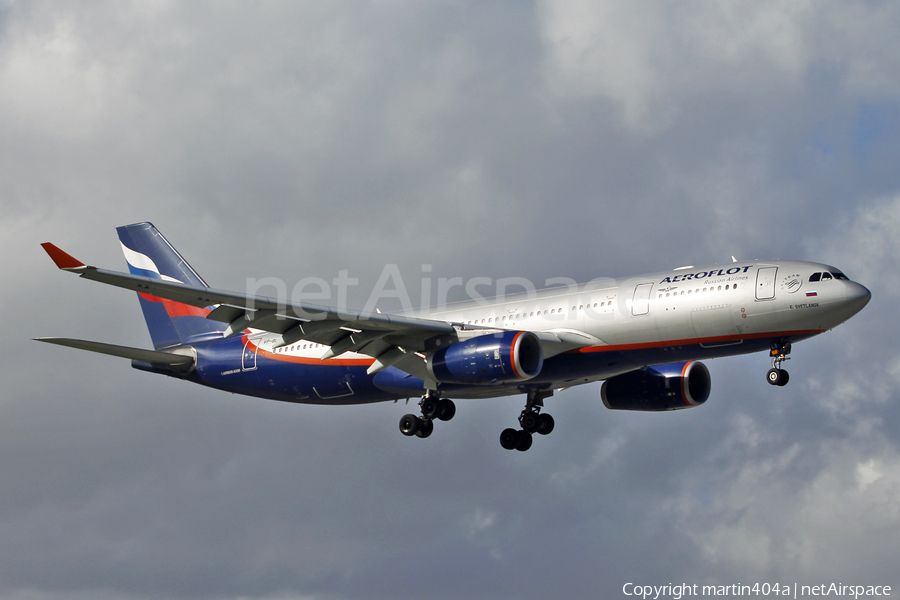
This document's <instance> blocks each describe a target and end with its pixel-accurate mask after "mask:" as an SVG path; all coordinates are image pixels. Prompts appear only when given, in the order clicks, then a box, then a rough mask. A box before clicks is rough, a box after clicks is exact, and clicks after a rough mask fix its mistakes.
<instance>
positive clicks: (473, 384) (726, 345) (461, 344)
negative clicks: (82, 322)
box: [36, 223, 871, 451]
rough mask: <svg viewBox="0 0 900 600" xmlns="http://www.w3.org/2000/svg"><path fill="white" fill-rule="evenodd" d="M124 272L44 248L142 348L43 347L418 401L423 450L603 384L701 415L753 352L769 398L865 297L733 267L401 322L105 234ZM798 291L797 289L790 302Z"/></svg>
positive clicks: (411, 420) (137, 236)
mask: <svg viewBox="0 0 900 600" xmlns="http://www.w3.org/2000/svg"><path fill="white" fill-rule="evenodd" d="M117 232H118V234H119V241H120V242H121V245H122V251H123V252H124V254H125V260H126V262H127V264H128V271H129V272H128V273H124V272H120V271H110V270H106V269H100V268H97V267H93V266H89V265H86V264H85V263H83V262H81V261H80V260H78V259H76V258H74V257H72V256H71V255H69V254H67V253H66V252H64V251H63V250H61V249H59V248H58V247H56V246H54V245H53V244H51V243H49V242H48V243H45V244H43V247H44V250H45V251H46V252H47V254H48V255H49V256H50V258H51V259H52V260H53V261H54V262H55V263H56V265H57V267H59V268H60V269H62V270H64V271H68V272H71V273H76V274H78V275H79V276H81V277H82V278H84V279H90V280H93V281H98V282H100V283H105V284H107V285H112V286H115V287H120V288H124V289H128V290H132V291H134V292H137V293H138V297H139V299H140V304H141V309H142V311H143V313H144V319H145V321H146V323H147V327H148V329H149V331H150V337H151V339H152V341H153V348H154V349H153V350H149V349H143V348H131V347H127V346H119V345H114V344H109V343H105V342H93V341H86V340H76V339H71V338H36V339H37V340H39V341H42V342H48V343H51V344H56V345H61V346H68V347H72V348H77V349H81V350H89V351H92V352H98V353H101V354H107V355H111V356H117V357H122V358H129V359H131V361H132V366H134V367H135V368H138V369H141V370H144V371H149V372H151V373H159V374H164V375H168V376H171V377H177V378H179V379H184V380H186V381H190V382H194V383H198V384H200V385H205V386H209V387H212V388H217V389H220V390H225V391H229V392H233V393H239V394H246V395H249V396H257V397H261V398H269V399H272V400H279V401H284V402H294V403H306V404H364V403H369V402H383V401H389V400H398V399H403V398H406V399H408V398H411V397H421V400H420V401H419V409H420V410H419V413H418V414H406V415H403V416H402V417H401V418H400V431H401V432H402V433H403V434H404V435H407V436H414V437H419V438H426V437H428V436H430V435H431V433H432V432H433V430H434V423H435V422H436V421H449V420H450V419H452V418H453V416H454V415H455V413H456V405H455V403H454V402H453V400H451V398H457V399H460V398H493V397H499V396H509V395H515V394H524V395H525V408H524V410H522V411H521V413H520V414H519V417H518V426H517V427H510V428H507V429H505V430H503V432H502V433H501V434H500V444H501V446H502V447H503V448H505V449H507V450H513V449H516V450H519V451H525V450H528V449H529V448H530V447H531V445H532V442H533V440H534V436H535V435H536V434H537V435H546V434H549V433H550V432H551V431H552V430H553V428H554V420H553V417H551V416H550V415H549V414H548V413H547V412H546V411H544V401H545V400H547V399H548V398H549V397H551V396H553V395H554V393H555V392H557V391H560V390H563V389H566V388H570V387H573V386H576V385H583V384H588V383H593V382H600V381H603V385H602V388H601V393H600V396H601V398H602V401H603V404H604V405H605V406H606V407H607V408H609V409H612V410H638V411H664V410H676V409H682V408H691V407H696V406H700V405H702V404H704V403H705V402H706V401H707V400H708V398H709V396H710V393H711V389H712V386H711V379H710V375H709V371H708V369H707V368H706V367H705V366H704V365H703V363H701V362H698V361H699V360H701V359H712V358H718V357H724V356H733V355H738V354H749V353H755V352H767V353H768V355H769V358H770V359H771V361H772V362H771V368H770V369H769V370H768V371H767V373H766V379H767V381H768V382H769V383H770V384H772V385H773V386H783V385H785V384H786V383H787V382H788V373H787V371H786V370H785V369H784V368H783V363H784V361H786V360H788V359H789V358H790V357H789V356H788V355H789V354H790V352H791V348H792V344H794V343H796V342H799V341H802V340H805V339H807V338H810V337H813V336H816V335H818V334H820V333H823V332H825V331H827V330H829V329H832V328H834V327H835V326H837V325H839V324H840V323H843V322H844V321H846V320H847V319H849V318H850V317H852V316H853V315H855V314H856V313H858V312H859V311H860V310H862V309H863V308H864V307H865V305H866V304H867V303H868V302H869V300H870V298H871V294H870V292H869V290H868V289H866V288H865V287H864V286H862V285H860V284H859V283H855V282H853V281H851V280H850V279H849V278H848V277H847V276H846V275H844V274H843V273H842V272H841V271H839V270H838V269H835V268H834V267H830V266H828V265H824V264H819V263H813V262H801V261H767V262H762V261H748V262H734V263H731V264H729V266H728V267H727V268H720V267H719V266H714V267H704V268H699V269H698V268H695V267H681V268H678V269H676V270H674V271H668V272H661V273H654V274H650V275H639V276H635V277H629V278H623V279H617V280H606V283H605V284H604V286H603V287H602V289H598V288H597V286H594V285H590V284H588V285H582V286H576V287H572V288H568V289H567V291H565V292H561V290H560V288H555V289H550V290H543V291H539V292H537V293H530V294H527V295H525V294H523V295H518V296H505V297H500V298H496V299H494V300H491V301H485V300H484V299H483V298H479V299H478V301H471V302H463V303H457V304H453V305H451V306H450V307H445V308H441V309H439V310H431V309H422V310H420V311H417V312H415V313H410V314H381V313H380V312H375V313H366V312H361V311H350V310H347V309H344V308H341V310H338V309H337V308H335V307H330V306H323V305H317V304H311V303H292V304H290V305H288V304H287V303H286V302H285V300H284V299H278V298H268V297H263V296H254V295H248V294H244V293H238V292H229V291H225V290H217V289H215V288H211V287H209V286H208V285H207V284H206V282H205V281H204V280H203V279H202V278H201V277H200V275H199V274H197V272H196V271H195V270H194V269H193V268H192V267H191V266H190V265H189V264H188V263H187V261H186V260H185V259H184V258H183V257H182V256H181V254H180V253H179V252H178V251H177V250H175V248H174V247H173V246H172V245H171V244H170V243H169V242H168V241H167V240H166V239H165V238H164V237H163V236H162V234H160V233H159V231H158V230H157V229H156V228H155V227H154V226H153V225H152V224H150V223H136V224H133V225H126V226H123V227H119V228H117ZM801 290H803V291H802V293H798V292H800V291H801Z"/></svg>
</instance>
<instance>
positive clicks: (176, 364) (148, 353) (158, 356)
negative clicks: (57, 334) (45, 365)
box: [34, 337, 196, 372]
mask: <svg viewBox="0 0 900 600" xmlns="http://www.w3.org/2000/svg"><path fill="white" fill-rule="evenodd" d="M34 340H35V341H37V342H47V343H48V344H56V345H58V346H68V347H69V348H78V349H79V350H89V351H90V352H99V353H100V354H108V355H109V356H118V357H120V358H130V359H131V360H139V361H142V362H146V363H152V364H163V365H166V366H168V367H171V368H172V369H174V370H176V371H179V372H186V371H189V370H190V369H191V368H192V367H193V366H194V362H195V360H196V359H195V358H194V355H193V351H192V349H190V348H186V351H189V352H190V354H187V353H186V354H173V353H171V352H159V351H158V350H144V349H143V348H132V347H130V346H117V345H115V344H104V343H102V342H88V341H86V340H75V339H72V338H51V337H45V338H34Z"/></svg>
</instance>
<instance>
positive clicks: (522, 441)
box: [500, 390, 554, 452]
mask: <svg viewBox="0 0 900 600" xmlns="http://www.w3.org/2000/svg"><path fill="white" fill-rule="evenodd" d="M552 395H553V391H552V390H551V391H547V390H529V391H528V399H527V400H526V402H525V410H523V411H522V414H520V415H519V425H520V426H521V427H522V429H512V428H509V429H504V430H503V433H501V434H500V445H501V446H503V447H504V448H505V449H506V450H518V451H519V452H525V451H526V450H528V449H529V448H531V443H532V442H533V441H534V434H535V433H539V434H541V435H547V434H548V433H550V432H551V431H553V426H554V422H553V417H551V416H550V415H548V414H546V413H544V414H541V409H542V408H543V407H544V398H549V397H550V396H552Z"/></svg>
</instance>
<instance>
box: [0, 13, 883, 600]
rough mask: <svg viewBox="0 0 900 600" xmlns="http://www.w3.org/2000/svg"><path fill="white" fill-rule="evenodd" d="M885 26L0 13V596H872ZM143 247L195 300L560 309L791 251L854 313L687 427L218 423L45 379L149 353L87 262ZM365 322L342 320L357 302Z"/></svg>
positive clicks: (234, 409) (653, 18) (877, 555)
mask: <svg viewBox="0 0 900 600" xmlns="http://www.w3.org/2000/svg"><path fill="white" fill-rule="evenodd" d="M898 31H900V5H898V4H897V3H895V2H888V1H881V0H865V1H863V0H824V1H821V2H815V3H813V2H805V1H798V0H783V1H781V0H762V1H758V2H736V1H731V0H725V1H721V2H716V3H709V2H699V1H696V0H683V1H679V2H670V1H650V0H636V1H632V2H627V3H623V2H618V3H614V2H605V1H603V2H601V1H594V2H587V1H585V0H542V1H537V0H536V1H534V2H511V1H508V0H507V1H500V0H497V1H492V0H488V1H480V2H465V1H450V0H446V1H440V2H419V1H409V0H383V1H378V2H363V1H351V0H333V1H330V2H276V1H272V2H256V3H247V2H192V3H176V2H167V1H166V0H141V1H139V2H120V1H109V2H104V1H102V0H82V1H78V0H74V1H73V0H68V1H65V2H62V1H54V0H35V1H16V0H0V249H2V251H3V255H4V257H5V260H4V261H3V267H2V269H3V275H4V277H3V281H4V284H3V286H2V288H0V308H2V314H3V316H4V318H5V329H6V334H5V335H4V336H2V342H0V344H2V356H3V360H2V366H0V378H2V380H3V382H4V384H5V385H4V391H3V394H2V399H0V411H2V412H0V482H2V483H0V556H2V560H0V599H2V600H58V599H63V598H65V599H73V598H74V599H76V600H79V599H87V598H91V599H100V600H106V599H112V598H125V599H129V600H138V599H140V600H144V599H147V600H156V599H170V598H171V599H182V598H184V599H194V598H197V599H237V598H252V599H265V600H287V599H292V600H293V599H299V598H304V599H307V598H309V599H329V600H330V599H345V598H349V599H353V598H423V597H433V598H485V599H500V598H504V599H505V598H547V597H551V595H552V596H553V597H571V598H601V597H604V598H614V597H622V596H621V589H622V585H623V584H625V583H627V582H635V583H642V584H656V585H661V584H666V583H670V582H674V583H679V582H684V583H689V584H693V583H697V584H732V583H738V582H741V583H747V582H756V581H758V582H761V583H762V582H779V583H782V584H785V583H787V584H793V583H794V582H798V583H800V584H818V583H829V582H832V581H834V582H843V583H845V584H847V583H861V584H881V585H885V584H887V585H893V586H895V590H896V589H898V588H900V578H898V575H897V568H896V567H897V556H898V555H900V392H898V388H900V385H898V384H900V350H898V347H897V346H898V342H897V338H896V327H895V326H894V323H896V316H895V315H894V313H893V310H892V308H891V307H892V306H894V305H896V304H897V302H898V300H900V283H898V279H897V275H896V274H897V273H898V271H900V241H898V240H900V170H898V167H897V165H898V161H900V53H898V52H897V39H898V36H897V32H898ZM143 220H149V221H152V222H154V223H155V224H156V225H157V226H158V227H159V228H160V229H161V230H162V231H163V232H164V233H165V235H166V236H167V237H168V238H169V240H170V241H171V242H172V243H173V244H175V245H176V246H177V247H178V248H179V249H180V250H181V251H182V253H183V254H185V255H186V257H187V258H188V259H189V260H190V261H191V263H192V264H193V266H194V267H195V268H196V269H197V270H198V271H199V272H200V273H201V274H203V276H204V277H205V278H206V279H207V280H208V281H209V282H210V283H211V284H212V285H214V286H216V287H222V288H229V289H235V290H243V289H244V287H245V284H246V278H247V277H267V276H270V277H279V278H282V279H284V280H285V281H287V282H296V281H298V280H300V279H301V278H303V277H308V276H315V277H321V278H324V279H331V278H333V277H336V276H337V274H338V272H339V271H341V270H347V271H348V272H349V274H350V276H352V277H357V278H359V280H360V286H359V288H360V290H365V289H366V286H369V287H371V286H372V285H373V284H374V283H375V281H376V280H377V277H378V275H379V273H381V271H382V269H383V268H384V265H389V264H396V265H398V268H399V269H400V271H401V272H402V273H403V274H404V278H406V280H407V281H417V279H416V278H418V277H419V276H420V274H421V270H422V267H421V265H423V264H428V265H432V271H431V276H433V277H435V278H437V277H462V278H464V279H468V278H471V277H492V278H497V277H509V276H518V277H527V278H529V279H531V280H532V281H535V282H538V283H540V282H543V281H545V280H546V279H547V278H550V277H572V278H575V279H578V280H582V281H586V280H588V279H591V278H593V277H597V276H610V277H612V276H625V275H630V274H635V273H641V272H651V271H657V270H664V269H668V268H672V267H676V266H679V265H683V264H708V263H716V262H729V261H730V257H731V255H735V256H737V257H739V258H761V259H765V258H769V259H772V258H795V259H802V260H815V261H822V262H827V263H830V264H834V265H836V266H838V267H839V268H841V269H843V270H844V271H845V272H846V273H847V274H848V275H849V276H850V277H851V278H853V279H856V280H858V281H860V282H861V283H863V284H865V285H866V286H868V287H869V288H870V289H871V290H872V292H873V300H872V302H871V303H870V304H869V306H868V307H867V308H866V309H865V310H864V311H863V312H862V313H861V314H860V315H858V316H857V317H855V318H854V319H853V320H851V321H850V322H848V323H846V324H844V325H842V326H841V327H839V328H838V329H837V330H835V331H833V332H829V333H827V334H825V335H822V336H820V337H818V338H816V339H813V340H810V341H807V342H805V343H802V344H800V345H797V346H795V348H794V353H793V355H792V360H791V361H790V362H789V363H787V365H786V366H787V367H788V368H789V369H790V371H791V375H792V377H791V383H790V385H789V386H787V387H786V388H772V387H771V386H769V385H768V384H766V383H765V381H764V374H765V371H766V369H767V368H768V367H769V362H768V359H767V357H766V356H765V355H751V356H744V357H736V358H730V359H719V360H715V361H709V362H707V365H708V366H709V368H710V371H711V373H712V375H713V394H712V397H711V399H710V401H709V402H708V403H707V404H706V405H704V406H702V407H700V408H698V409H695V410H690V411H680V412H677V413H669V414H639V413H636V414H631V413H624V414H623V413H615V412H612V411H608V410H606V409H605V408H604V407H603V406H602V404H601V403H600V400H599V385H591V386H586V387H584V388H582V389H574V390H568V391H566V392H563V393H560V394H557V395H556V396H555V397H554V398H552V399H550V400H549V401H548V412H551V413H552V414H553V415H554V417H555V418H556V423H557V425H556V430H555V431H554V433H553V434H552V435H551V436H549V437H547V438H541V439H539V440H536V443H535V445H534V447H533V448H532V449H531V450H530V451H529V452H527V453H524V454H523V453H518V452H506V451H504V450H502V449H501V448H500V446H499V443H498V435H499V432H500V431H501V430H502V429H504V428H505V427H508V426H511V425H512V424H513V423H514V422H515V418H516V416H517V415H518V413H519V411H520V410H521V407H522V403H523V400H522V399H521V398H519V397H515V398H509V399H498V400H482V401H460V402H459V403H458V413H457V417H456V418H455V419H454V420H453V422H451V423H447V424H443V425H441V426H439V427H437V428H436V430H435V433H434V435H433V436H432V437H431V438H429V439H428V440H424V441H423V440H418V439H407V438H404V437H402V436H401V435H400V433H399V431H398V430H397V422H398V420H399V417H400V416H401V415H402V414H403V413H405V412H408V410H407V408H406V407H404V406H403V405H402V403H401V404H396V405H395V404H379V405H372V406H362V407H336V408H328V407H315V406H304V405H289V404H282V403H277V402H271V401H265V400H258V399H253V398H246V397H240V396H232V395H229V394H225V393H219V392H215V391H211V390H206V389H203V388H200V387H198V386H192V385H190V384H187V383H184V382H180V381H176V380H171V379H167V378H164V377H159V376H153V375H150V374H147V373H142V372H138V371H134V370H133V369H131V367H130V365H129V364H128V361H125V360H117V359H114V358H109V357H104V356H98V355H91V354H88V353H81V352H77V351H74V350H70V349H65V348H56V347H45V346H43V345H41V344H37V343H35V342H31V341H29V340H30V338H32V337H36V336H45V335H60V336H71V337H81V338H87V339H96V340H102V341H107V342H113V343H121V344H127V345H136V346H142V347H147V346H149V336H148V335H147V333H146V330H145V328H144V325H143V320H142V318H141V315H140V310H139V307H138V303H137V301H136V300H135V298H134V296H133V294H130V293H127V292H124V291H122V290H117V289H112V288H105V287H104V286H100V285H97V284H93V283H90V282H84V281H79V280H78V279H76V278H74V277H72V276H69V275H65V274H62V273H59V272H58V271H57V270H56V269H55V268H54V267H53V265H52V263H50V261H49V260H48V259H47V257H46V256H45V255H44V254H43V252H42V251H41V248H40V246H39V244H40V243H41V242H44V241H53V242H55V243H57V244H58V245H60V246H61V247H63V248H65V249H67V250H69V251H70V252H71V253H72V254H74V255H75V256H77V257H79V258H81V259H82V260H85V261H87V262H90V263H92V264H96V265H99V266H105V267H109V268H116V269H122V268H124V261H123V259H122V256H121V254H120V251H119V248H118V241H117V238H116V236H115V232H114V230H113V228H114V227H115V226H117V225H122V224H126V223H132V222H135V221H143ZM357 295H358V296H359V297H358V298H357V300H359V301H362V300H364V299H365V293H364V292H358V293H357Z"/></svg>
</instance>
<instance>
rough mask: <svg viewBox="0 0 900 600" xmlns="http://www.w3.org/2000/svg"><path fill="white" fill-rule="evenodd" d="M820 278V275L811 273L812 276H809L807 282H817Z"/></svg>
mask: <svg viewBox="0 0 900 600" xmlns="http://www.w3.org/2000/svg"><path fill="white" fill-rule="evenodd" d="M821 278H822V274H821V273H813V274H812V275H810V276H809V280H810V281H818V280H820V279H821Z"/></svg>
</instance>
